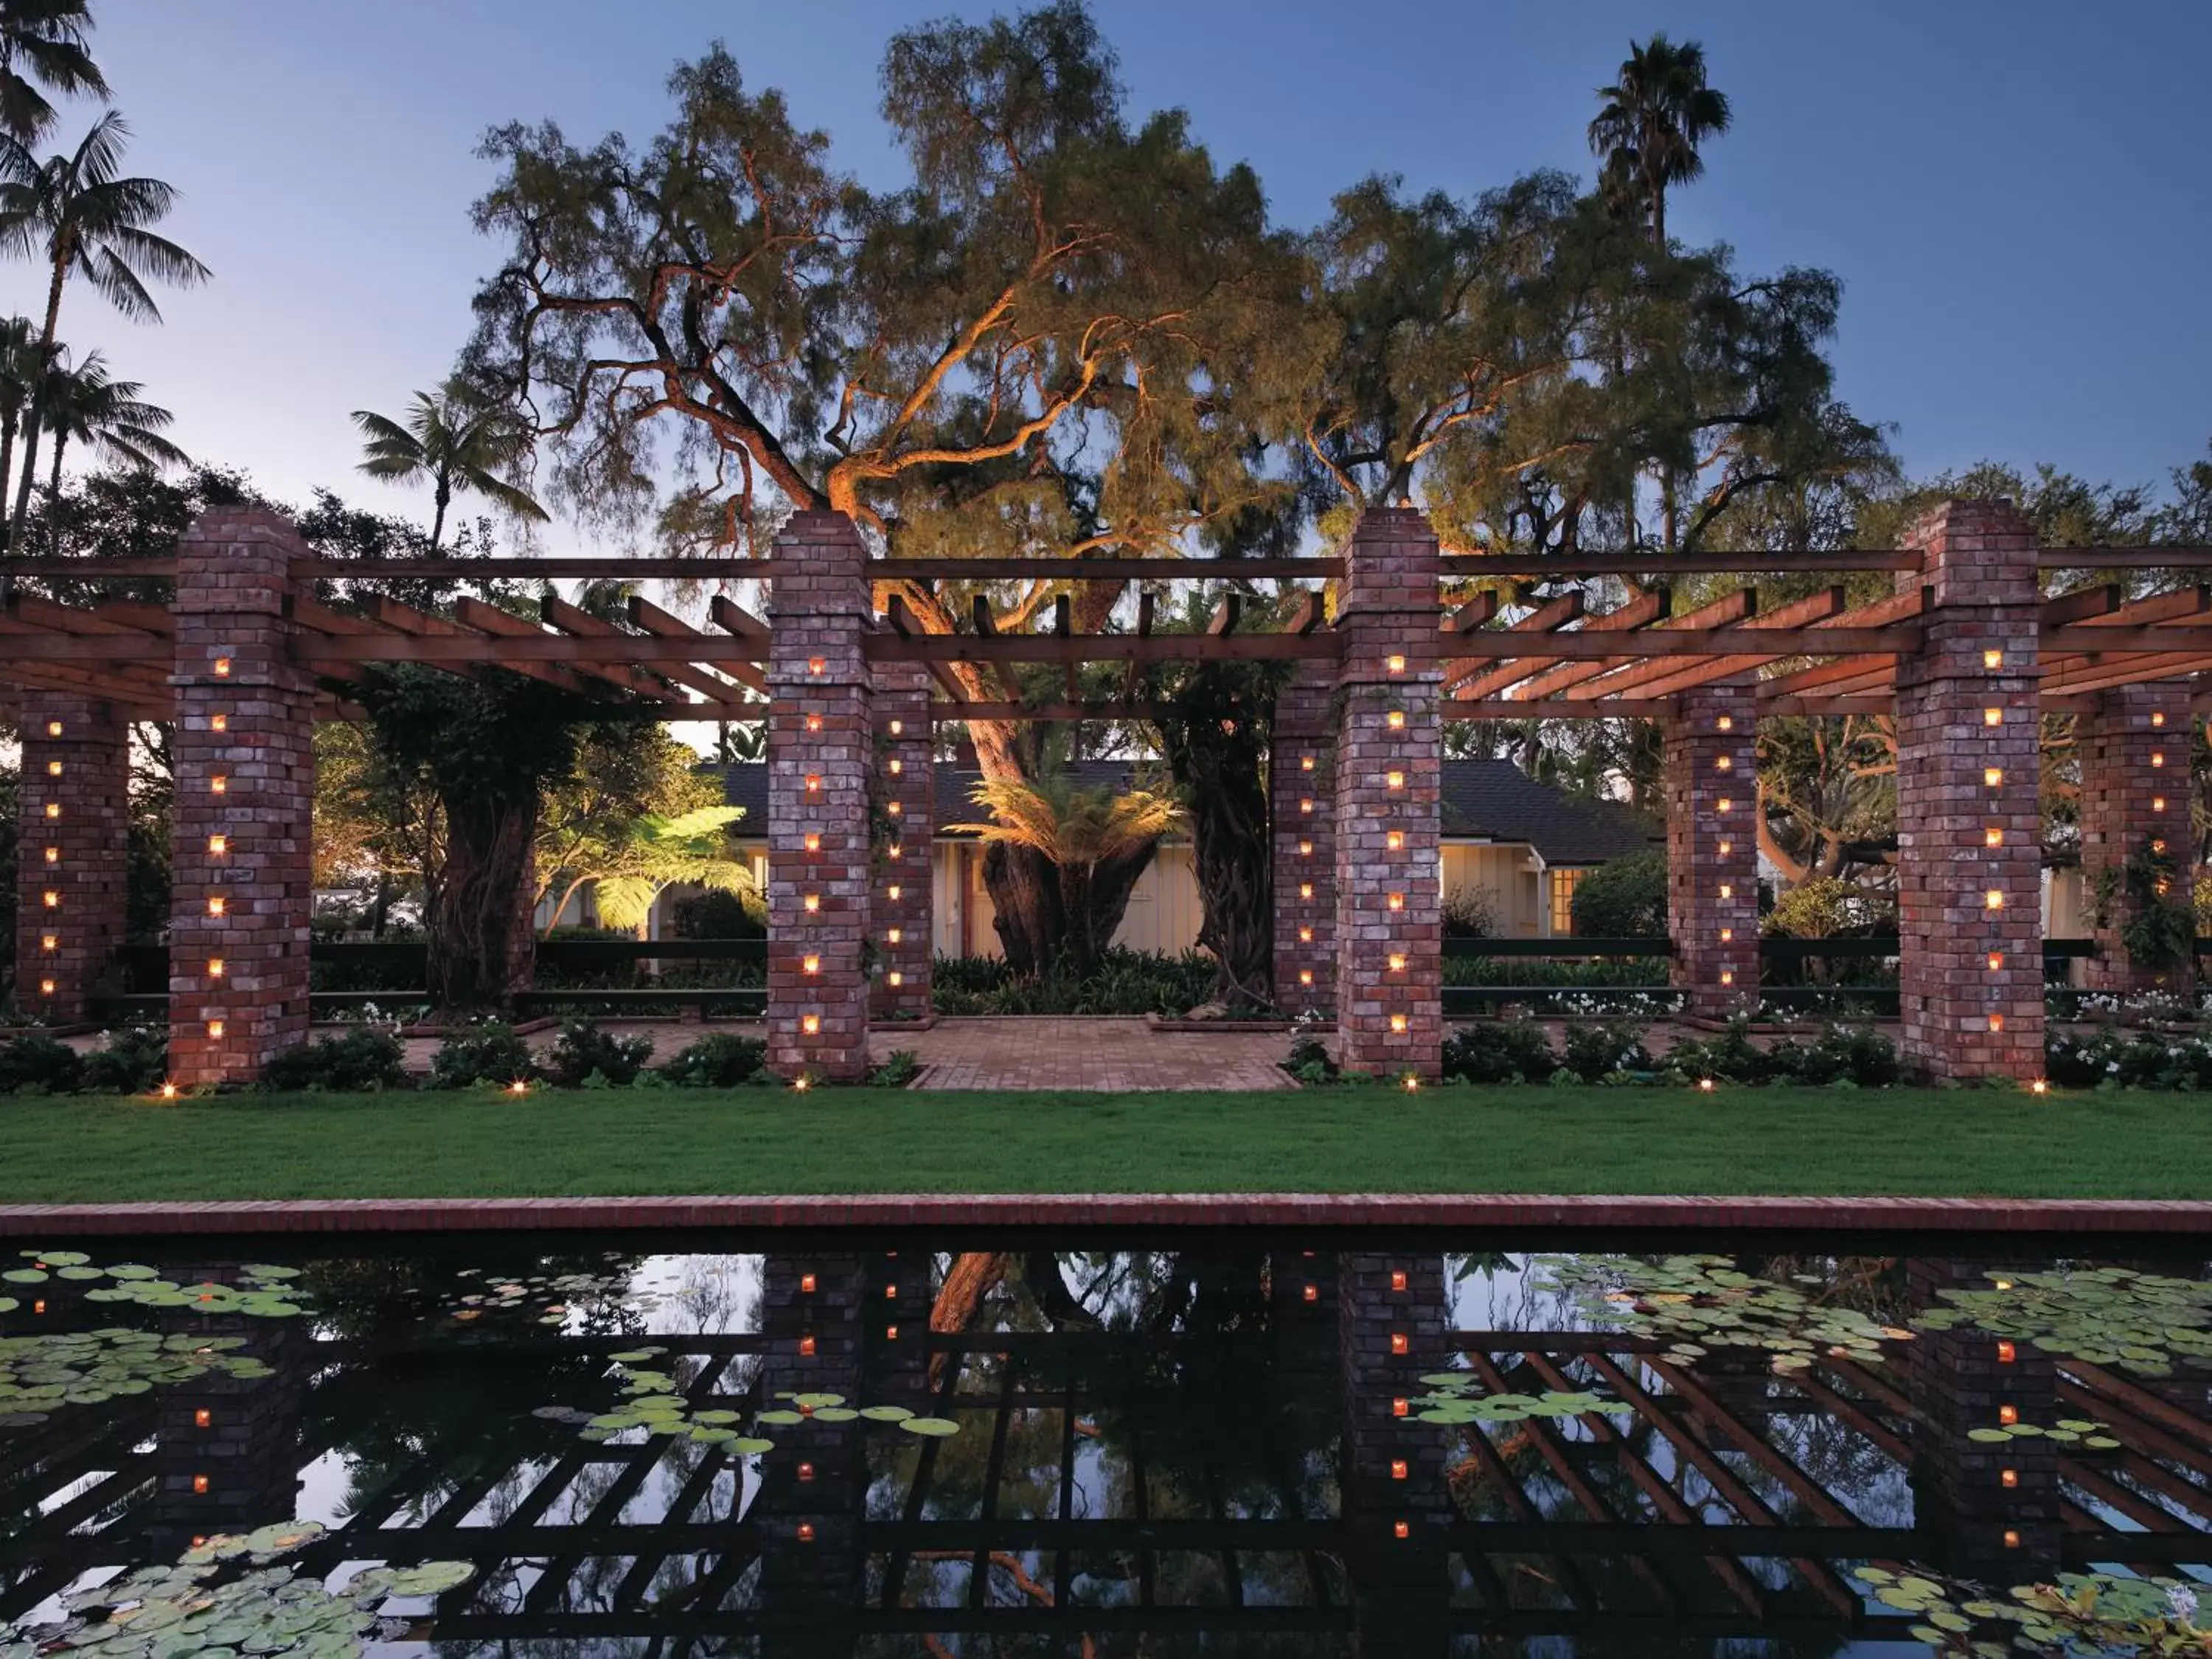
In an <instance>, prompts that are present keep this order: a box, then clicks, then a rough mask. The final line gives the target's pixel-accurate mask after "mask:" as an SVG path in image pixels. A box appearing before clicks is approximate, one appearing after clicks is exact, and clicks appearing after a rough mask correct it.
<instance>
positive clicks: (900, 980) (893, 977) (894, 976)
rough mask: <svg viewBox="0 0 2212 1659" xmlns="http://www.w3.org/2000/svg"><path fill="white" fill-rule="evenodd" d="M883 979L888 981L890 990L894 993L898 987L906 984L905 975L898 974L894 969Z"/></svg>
mask: <svg viewBox="0 0 2212 1659" xmlns="http://www.w3.org/2000/svg"><path fill="white" fill-rule="evenodd" d="M884 978H885V979H887V980H889V981H890V987H891V989H893V990H894V991H896V990H897V989H898V987H900V986H902V985H903V984H905V983H906V975H904V974H902V973H901V972H899V970H898V969H896V968H894V969H891V970H890V973H888V974H886V975H884Z"/></svg>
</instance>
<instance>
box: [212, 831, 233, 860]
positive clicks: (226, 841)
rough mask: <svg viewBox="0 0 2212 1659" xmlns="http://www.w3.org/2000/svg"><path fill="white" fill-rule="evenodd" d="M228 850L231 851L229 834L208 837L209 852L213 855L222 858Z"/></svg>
mask: <svg viewBox="0 0 2212 1659" xmlns="http://www.w3.org/2000/svg"><path fill="white" fill-rule="evenodd" d="M228 851H230V837H229V836H209V837H208V853H209V854H210V856H211V857H215V858H221V857H222V855H223V854H225V853H228Z"/></svg>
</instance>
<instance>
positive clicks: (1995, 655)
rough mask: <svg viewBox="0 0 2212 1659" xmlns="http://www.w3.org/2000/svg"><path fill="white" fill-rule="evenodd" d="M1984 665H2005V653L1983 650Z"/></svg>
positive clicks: (1996, 666)
mask: <svg viewBox="0 0 2212 1659" xmlns="http://www.w3.org/2000/svg"><path fill="white" fill-rule="evenodd" d="M1982 666H1983V667H1984V668H2002V667H2003V666H2004V653H2003V652H2002V651H1984V652H1983V653H1982Z"/></svg>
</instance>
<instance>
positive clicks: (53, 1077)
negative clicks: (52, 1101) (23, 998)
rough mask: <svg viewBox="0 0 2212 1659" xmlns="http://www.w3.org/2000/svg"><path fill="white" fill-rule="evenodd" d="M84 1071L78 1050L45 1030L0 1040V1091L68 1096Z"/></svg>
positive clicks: (12, 1093)
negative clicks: (49, 1034) (47, 1033)
mask: <svg viewBox="0 0 2212 1659" xmlns="http://www.w3.org/2000/svg"><path fill="white" fill-rule="evenodd" d="M83 1070H84V1061H83V1060H82V1059H81V1058H80V1057H79V1056H78V1054H77V1052H76V1049H74V1048H70V1046H69V1044H67V1043H66V1042H59V1041H58V1040H57V1039H55V1038H53V1037H50V1036H46V1034H45V1033H44V1032H43V1031H32V1032H27V1033H26V1034H25V1035H23V1036H14V1037H9V1039H8V1040H7V1042H0V1094H10V1095H65V1094H67V1093H69V1092H70V1090H72V1089H74V1088H76V1085H77V1080H78V1079H79V1078H80V1077H81V1076H82V1073H83Z"/></svg>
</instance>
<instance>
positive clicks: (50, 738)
mask: <svg viewBox="0 0 2212 1659" xmlns="http://www.w3.org/2000/svg"><path fill="white" fill-rule="evenodd" d="M22 732H23V780H22V786H21V792H20V793H19V795H18V797H17V807H16V810H17V813H18V817H17V825H16V854H15V859H16V862H15V1006H16V1008H17V1009H18V1010H19V1011H20V1012H22V1013H25V1014H36V1015H39V1016H41V1017H42V1018H45V1019H46V1021H47V1022H48V1023H49V1024H54V1025H70V1024H76V1023H78V1022H79V1021H81V1020H82V1019H83V1018H85V1016H86V1012H87V1009H86V1004H87V1002H88V1000H89V999H90V997H91V994H92V993H93V991H94V989H95V988H96V987H97V986H98V984H99V982H100V980H101V978H102V977H103V976H104V975H106V972H107V969H108V967H109V964H110V963H111V962H112V960H113V958H114V955H115V947H116V946H117V945H120V944H122V943H123V932H124V895H125V887H126V884H127V883H126V875H127V866H128V864H129V862H130V846H131V738H130V732H131V728H130V726H129V724H128V723H127V722H126V721H125V720H123V719H122V718H121V716H119V715H118V714H116V713H115V712H114V711H113V710H112V708H109V706H108V705H107V704H106V703H104V702H98V701H95V700H94V699H93V698H91V697H84V696H70V695H69V694H68V693H65V692H57V691H27V692H26V693H25V694H24V696H23V704H22Z"/></svg>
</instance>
